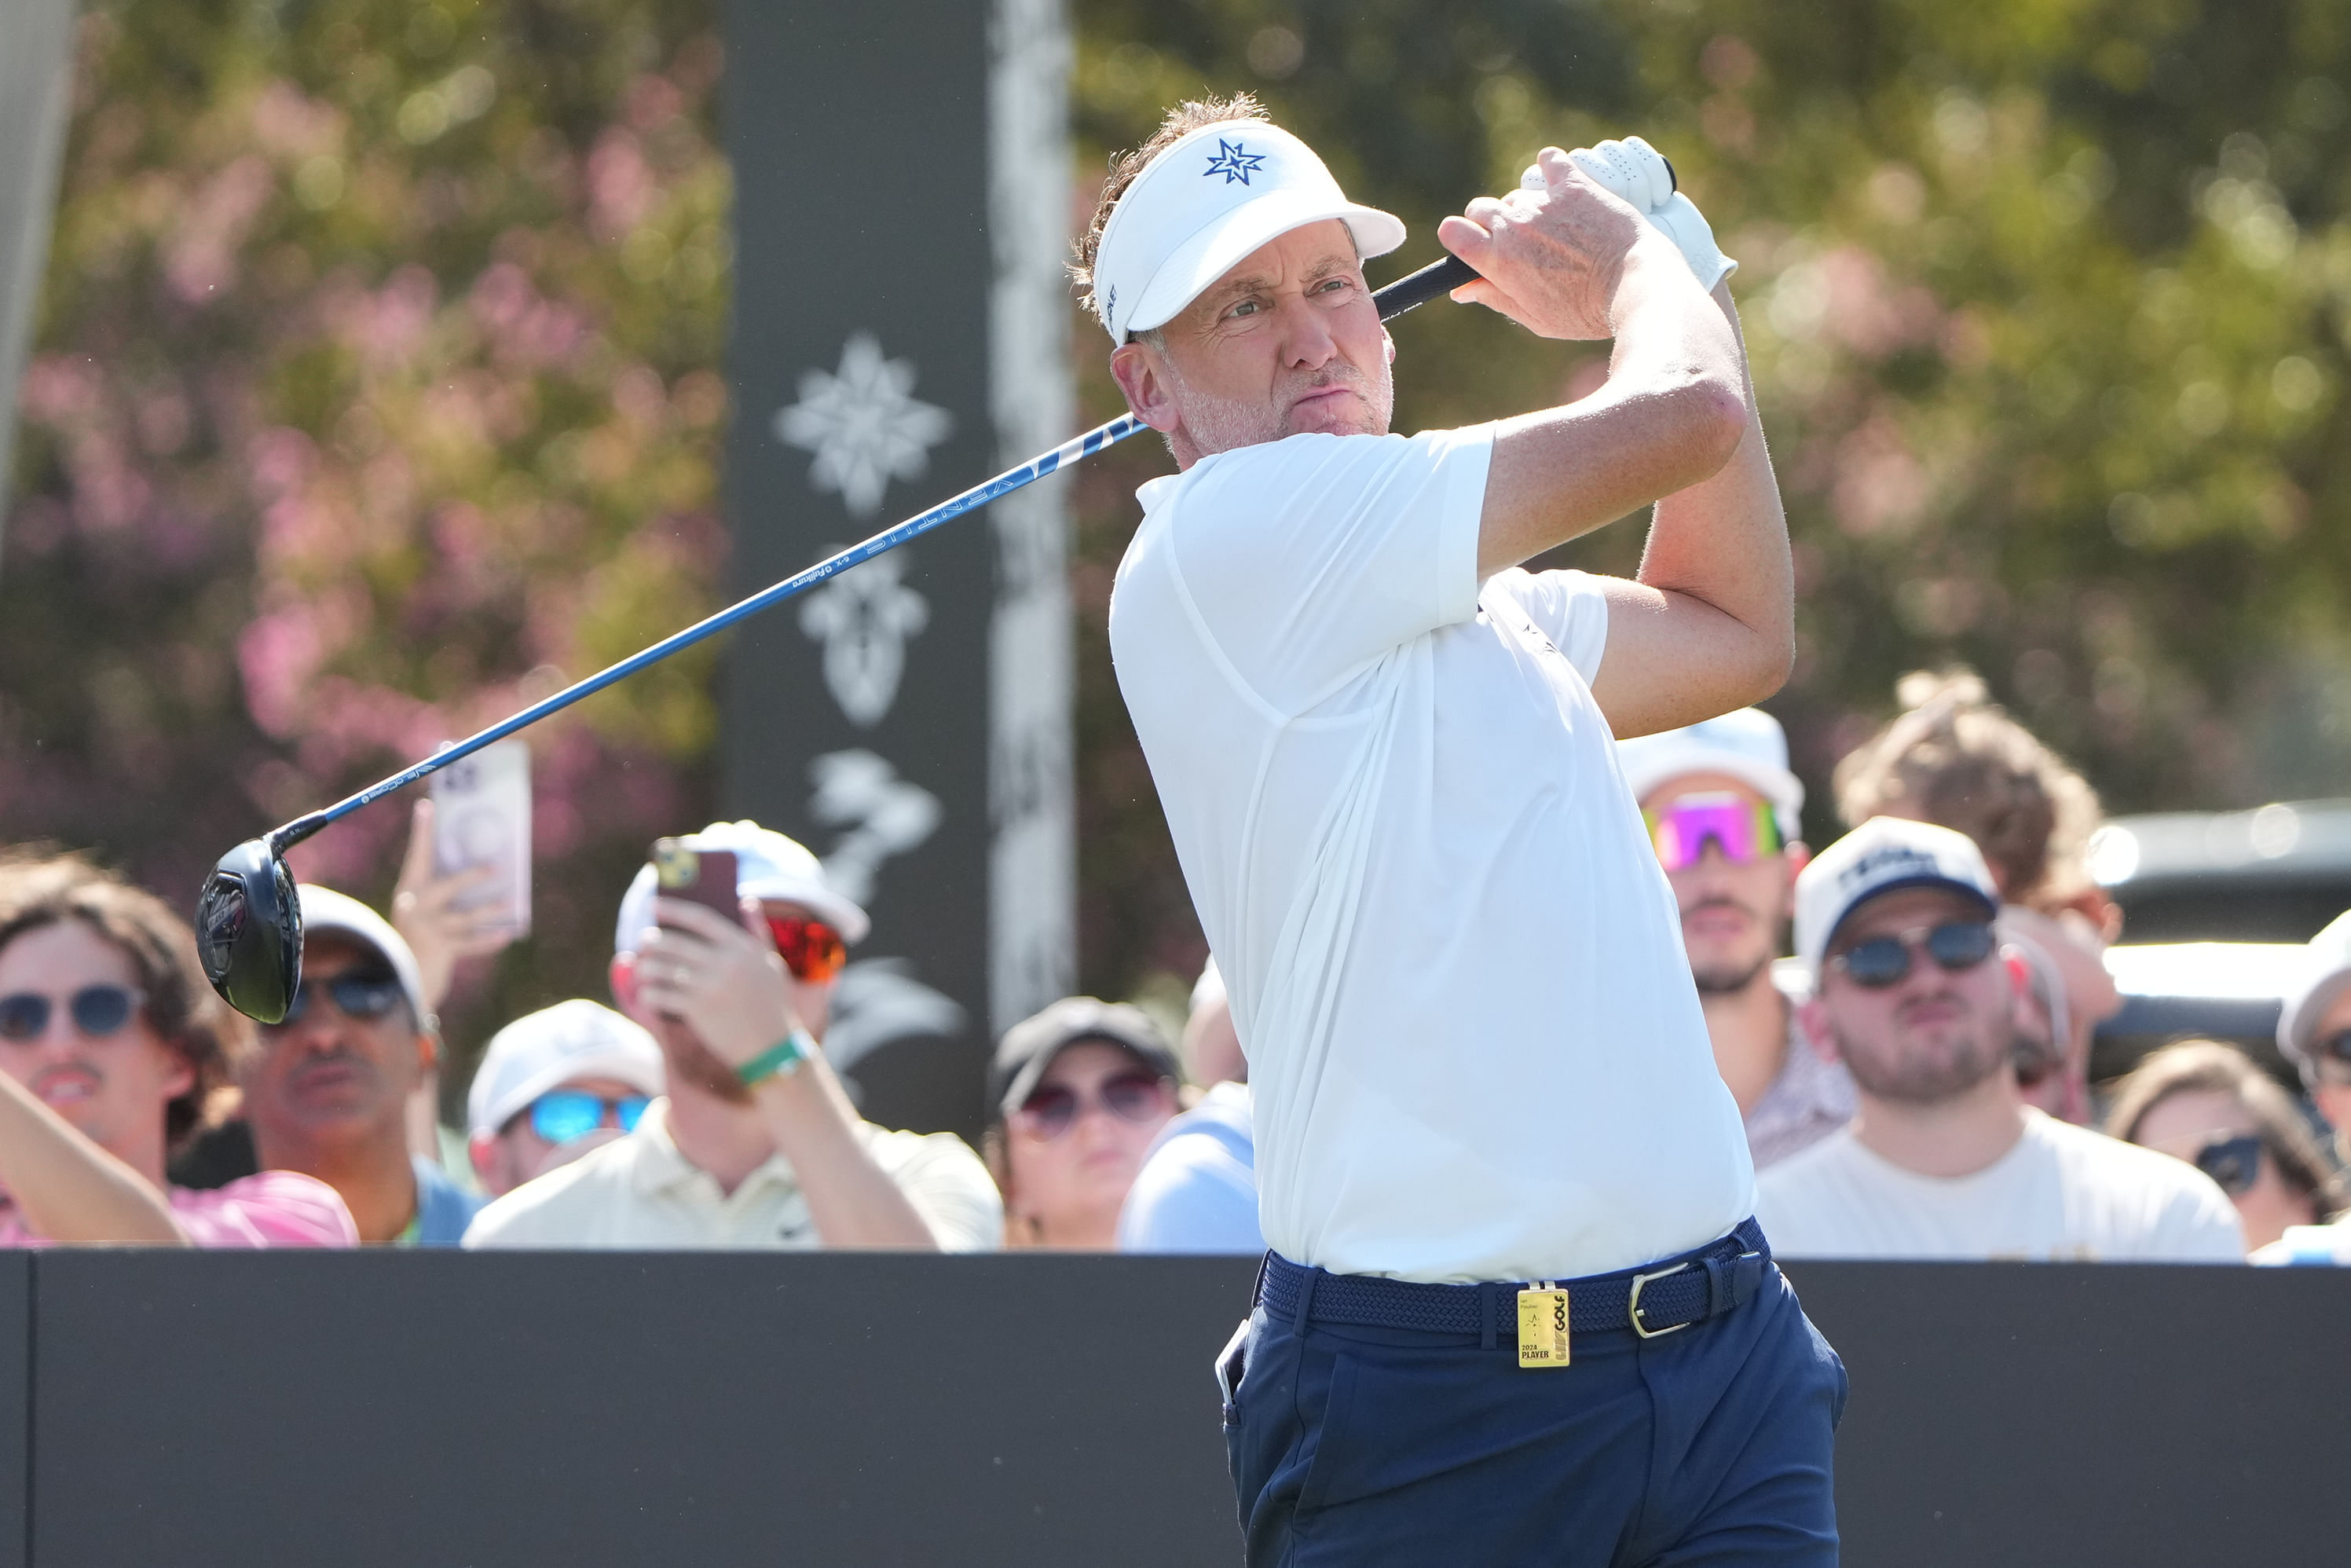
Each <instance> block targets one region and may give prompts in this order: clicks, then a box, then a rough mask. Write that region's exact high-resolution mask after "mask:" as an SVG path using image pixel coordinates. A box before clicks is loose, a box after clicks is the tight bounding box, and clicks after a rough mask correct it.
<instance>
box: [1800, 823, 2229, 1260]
mask: <svg viewBox="0 0 2351 1568" xmlns="http://www.w3.org/2000/svg"><path fill="white" fill-rule="evenodd" d="M1999 913H2000V894H1999V892H1998V890H1997V888H1996V887H1995V886H1994V884H1993V882H1992V877H1991V870H1990V868H1989V867H1987V866H1986V865H1985V864H1984V857H1983V855H1982V852H1980V851H1979V850H1978V849H1977V848H1976V846H1975V844H1974V842H1973V841H1970V839H1969V838H1968V837H1967V836H1966V835H1964V834H1962V833H1958V832H1954V831H1951V830H1950V829H1949V828H1939V827H1936V826H1934V825H1933V824H1931V823H1927V822H1914V821H1904V820H1902V819H1899V818H1894V817H1878V818H1874V819H1872V820H1871V821H1866V822H1864V823H1863V824H1862V825H1861V826H1860V827H1858V828H1855V830H1854V831H1852V832H1851V833H1848V834H1847V835H1846V836H1845V837H1844V838H1843V839H1841V840H1839V841H1837V842H1836V843H1834V844H1833V845H1831V846H1830V847H1829V848H1828V849H1827V850H1825V851H1824V852H1822V854H1821V856H1820V858H1819V859H1817V860H1815V861H1814V862H1813V863H1812V864H1811V865H1808V866H1806V867H1805V868H1804V872H1803V874H1802V876H1800V877H1798V878H1797V879H1796V953H1797V956H1798V957H1800V958H1801V959H1802V960H1803V962H1804V963H1805V965H1806V966H1807V967H1810V968H1811V969H1812V971H1813V977H1814V985H1813V996H1812V998H1811V999H1810V1000H1809V1001H1807V1002H1806V1003H1805V1004H1804V1013H1805V1018H1804V1024H1805V1029H1806V1032H1807V1033H1808V1034H1809V1035H1810V1036H1811V1038H1812V1039H1813V1040H1815V1041H1817V1042H1819V1044H1820V1046H1821V1048H1823V1049H1825V1050H1827V1051H1832V1052H1834V1054H1835V1055H1836V1056H1837V1057H1838V1059H1839V1060H1841V1061H1844V1064H1845V1066H1846V1068H1847V1069H1848V1070H1849V1071H1851V1072H1852V1074H1853V1081H1854V1089H1855V1099H1856V1100H1857V1101H1858V1103H1859V1110H1858V1111H1857V1112H1856V1113H1855V1117H1854V1120H1853V1122H1852V1123H1851V1124H1849V1125H1848V1126H1846V1127H1844V1129H1842V1130H1840V1131H1838V1132H1835V1133H1833V1134H1830V1135H1829V1136H1827V1137H1826V1138H1823V1139H1822V1140H1821V1141H1820V1142H1819V1143H1817V1144H1815V1145H1813V1146H1812V1147H1811V1148H1809V1149H1806V1150H1805V1151H1803V1153H1802V1154H1799V1155H1793V1156H1792V1157H1791V1158H1789V1159H1787V1160H1785V1161H1783V1162H1782V1163H1781V1164H1780V1165H1777V1166H1773V1167H1771V1169H1770V1170H1769V1171H1766V1172H1765V1173H1764V1174H1763V1176H1761V1183H1760V1185H1761V1204H1760V1205H1759V1207H1758V1214H1759V1217H1760V1218H1761V1219H1762V1221H1763V1225H1764V1228H1765V1231H1766V1233H1767V1234H1768V1235H1770V1236H1771V1240H1772V1244H1773V1247H1774V1249H1776V1250H1778V1251H1780V1252H1782V1253H1783V1254H1786V1255H1789V1256H1794V1257H1812V1258H1914V1259H1949V1260H1964V1259H1991V1258H2003V1259H2017V1260H2026V1259H2038V1260H2062V1261H2091V1260H2116V1261H2127V1260H2136V1261H2170V1262H2241V1261H2242V1260H2243V1259H2244V1255H2245V1248H2244V1238H2243V1232H2242V1229H2241V1227H2240V1225H2239V1223H2238V1219H2237V1211H2236V1209H2235V1208H2234V1207H2231V1204H2230V1202H2229V1200H2228V1198H2227V1197H2226V1196H2225V1195H2224V1194H2223V1193H2222V1192H2221V1191H2220V1187H2219V1186H2216V1185H2215V1184H2214V1183H2213V1181H2212V1179H2211V1178H2210V1176H2206V1175H2204V1174H2203V1173H2202V1172H2201V1171H2199V1170H2197V1169H2196V1168H2195V1167H2194V1166H2190V1165H2189V1164H2187V1163H2186V1162H2184V1161H2180V1160H2175V1159H2171V1158H2168V1156H2166V1155H2159V1154H2157V1153H2155V1152H2154V1151H2153V1150H2150V1149H2141V1148H2137V1147H2134V1146H2133V1145H2129V1144H2126V1143H2122V1142H2119V1141H2117V1140H2116V1139H2113V1138H2108V1137H2105V1136H2104V1135H2103V1134H2097V1133H2094V1132H2091V1131H2088V1130H2087V1129H2085V1128H2081V1127H2076V1126H2073V1125H2071V1124H2067V1123H2064V1122H2060V1121H2058V1120H2057V1119H2056V1118H2054V1117H2053V1116H2050V1115H2049V1114H2047V1113H2045V1112H2043V1111H2042V1110H2040V1109H2039V1108H2038V1107H2036V1106H2032V1105H2029V1104H2027V1103H2025V1101H2024V1099H2023V1096H2022V1092H2021V1091H2020V1090H2019V1088H2018V1086H2017V1081H2016V1067H2015V1057H2014V1049H2015V1040H2016V989H2015V985H2014V982H2013V980H2012V978H2011V975H2010V973H2009V969H2008V967H2007V965H2006V964H2005V963H2004V962H2002V961H2001V951H2000V943H1999V938H1998V936H1997V934H1996V932H1995V930H1994V927H1993V922H1994V920H1995V918H1996V917H1997V916H1998V915H1999Z"/></svg>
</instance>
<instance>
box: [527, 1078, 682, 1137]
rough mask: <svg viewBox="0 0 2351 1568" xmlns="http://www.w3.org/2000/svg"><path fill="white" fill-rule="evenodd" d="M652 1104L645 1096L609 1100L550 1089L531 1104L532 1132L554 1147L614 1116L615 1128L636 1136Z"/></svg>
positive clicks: (584, 1135)
mask: <svg viewBox="0 0 2351 1568" xmlns="http://www.w3.org/2000/svg"><path fill="white" fill-rule="evenodd" d="M651 1103H653V1102H652V1101H651V1100H649V1099H647V1098H646V1097H645V1096H644V1095H643V1094H624V1095H622V1096H621V1097H620V1098H619V1099H617V1100H607V1099H605V1098H604V1096H602V1095H601V1094H590V1092H588V1091H586V1090H585V1089H550V1090H549V1091H548V1092H546V1093H544V1094H542V1095H540V1096H539V1097H538V1099H536V1100H534V1101H532V1102H531V1103H530V1130H531V1131H532V1132H534V1133H537V1134H538V1135H539V1136H540V1137H542V1138H544V1139H546V1140H547V1141H548V1142H549V1143H550V1144H568V1143H569V1142H571V1141H572V1140H573V1139H574V1138H584V1137H586V1136H587V1135H588V1134H590V1133H592V1132H594V1131H595V1130H596V1129H597V1128H599V1127H601V1126H602V1125H604V1118H605V1117H606V1116H607V1115H610V1116H611V1118H612V1124H613V1125H614V1126H617V1127H618V1128H620V1129H621V1131H622V1132H623V1133H633V1132H635V1131H636V1130H637V1124H638V1122H640V1121H641V1120H643V1117H644V1113H645V1107H646V1106H647V1105H649V1104H651Z"/></svg>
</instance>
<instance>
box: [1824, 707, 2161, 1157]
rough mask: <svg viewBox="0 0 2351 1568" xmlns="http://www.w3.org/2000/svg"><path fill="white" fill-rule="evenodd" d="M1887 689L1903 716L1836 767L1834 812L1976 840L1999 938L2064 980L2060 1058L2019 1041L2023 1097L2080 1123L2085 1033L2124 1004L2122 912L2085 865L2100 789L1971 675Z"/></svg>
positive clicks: (2086, 1110) (1847, 818)
mask: <svg viewBox="0 0 2351 1568" xmlns="http://www.w3.org/2000/svg"><path fill="white" fill-rule="evenodd" d="M1895 695H1896V698H1897V699H1898V700H1899V701H1900V703H1901V705H1902V708H1903V712H1902V713H1901V715H1900V716H1897V717H1896V718H1895V719H1894V720H1893V721H1892V722H1891V723H1889V724H1887V725H1886V727H1885V728H1884V729H1882V730H1880V731H1879V732H1878V733H1877V734H1876V736H1874V737H1871V738H1870V739H1869V740H1867V741H1865V742H1864V743H1863V744H1862V745H1860V746H1858V747H1855V748H1854V750H1853V751H1852V752H1851V753H1849V754H1848V755H1847V756H1846V757H1845V758H1844V760H1843V761H1841V762H1839V763H1838V764H1837V768H1836V778H1835V785H1836V795H1837V811H1838V814H1839V815H1840V816H1842V817H1843V818H1844V822H1845V825H1846V826H1847V827H1852V826H1855V825H1857V824H1859V823H1861V822H1863V821H1867V820H1868V819H1869V818H1871V817H1908V818H1912V819H1914V820H1916V821H1921V822H1935V823H1938V824H1940V825H1941V826H1943V827H1946V828H1952V829H1956V830H1957V831H1959V832H1962V833H1965V834H1967V835H1968V837H1970V839H1973V840H1974V841H1975V843H1976V847H1977V848H1978V849H1980V850H1981V851H1982V852H1983V855H1984V862H1985V864H1986V865H1987V866H1989V867H1990V868H1991V876H1992V881H1993V882H1994V883H1996V884H1998V886H1999V888H2000V896H2001V905H2002V907H2001V919H2000V932H2001V937H2002V939H2003V940H2006V941H2009V942H2013V943H2019V944H2022V943H2027V942H2029V943H2031V944H2032V946H2033V949H2034V950H2035V951H2036V952H2037V953H2039V954H2040V955H2041V956H2043V957H2044V958H2046V959H2047V960H2048V961H2049V962H2050V963H2051V964H2052V965H2053V967H2055V969H2056V971H2057V972H2058V974H2059V975H2060V976H2061V977H2063V979H2064V988H2065V999H2064V1007H2063V1008H2062V1009H2060V1010H2061V1011H2062V1012H2063V1014H2064V1018H2065V1020H2066V1025H2067V1032H2066V1035H2065V1036H2064V1039H2063V1040H2060V1041H2057V1042H2055V1043H2056V1044H2057V1045H2058V1046H2059V1047H2060V1048H2061V1049H2059V1050H2058V1051H2057V1054H2056V1057H2055V1060H2053V1061H2051V1060H2047V1059H2046V1058H2045V1057H2044V1056H2043V1053H2041V1052H2038V1051H2034V1050H2033V1049H2032V1045H2031V1042H2030V1041H2029V1040H2027V1041H2023V1042H2021V1045H2022V1049H2021V1050H2020V1052H2019V1058H2018V1066H2019V1068H2020V1071H2021V1079H2022V1083H2023V1087H2024V1097H2025V1099H2026V1101H2027V1102H2028V1103H2032V1104H2035V1105H2038V1106H2040V1107H2041V1108H2042V1109H2043V1110H2044V1111H2046V1112H2048V1113H2050V1114H2051V1115H2053V1116H2056V1117H2058V1118H2060V1119H2061V1120H2064V1121H2067V1122H2073V1123H2075V1124H2087V1123H2088V1122H2089V1120H2090V1092H2089V1068H2090V1037H2091V1035H2092V1033H2093V1032H2094V1031H2095V1030H2096V1028H2097V1026H2098V1024H2099V1023H2100V1022H2102V1021H2103V1020H2105V1019H2109V1018H2112V1017H2113V1016H2114V1015H2115V1014H2116V1012H2119V1011H2120V1010H2121V1009H2122V1005H2123V998H2122V992H2121V991H2120V990H2118V989H2117V988H2116V986H2115V982H2114V978H2113V977H2111V976H2110V975H2108V974H2107V973H2106V968H2105V949H2106V945H2107V944H2108V943H2110V942H2112V941H2113V940H2114V939H2115V938H2116V936H2118V935H2120V933H2121V931H2122V911H2121V909H2120V908H2119V907H2117V906H2116V904H2115V902H2114V901H2113V900H2112V899H2111V898H2109V897H2107V896H2106V893H2105V889H2104V888H2102V887H2100V886H2099V885H2098V883H2097V879H2096V878H2095V877H2093V876H2092V875H2091V874H2090V869H2089V842H2090V835H2091V834H2092V833H2094V832H2095V831H2097V828H2098V826H2099V824H2100V822H2101V821H2103V820H2104V818H2103V813H2102V812H2101V810H2100V808H2099V805H2098V796H2097V792H2096V791H2095V790H2094V789H2091V788H2090V786H2089V783H2088V781H2087V780H2086V779H2084V778H2083V777H2082V776H2081V774H2080V773H2078V772H2076V771H2075V770H2074V768H2071V767H2069V766H2068V765H2067V764H2066V762H2065V761H2064V758H2060V757H2059V756H2058V755H2057V754H2056V753H2055V752H2053V751H2052V750H2050V749H2049V747H2047V746H2045V745H2043V743H2042V741H2041V739H2040V737H2037V736H2035V735H2034V734H2033V733H2032V731H2031V730H2029V729H2026V728H2025V727H2023V726H2022V725H2021V724H2019V723H2017V722H2016V720H2015V719H2014V718H2012V717H2011V716H2009V714H2008V713H2007V711H2006V710H2004V709H2003V708H2001V706H1999V705H1998V704H1997V703H1994V702H1992V701H1991V696H1990V695H1989V693H1988V692H1987V691H1986V690H1985V687H1984V684H1983V682H1982V680H1981V679H1980V678H1979V677H1978V676H1976V675H1975V674H1973V673H1972V672H1970V671H1968V670H1964V669H1955V670H1949V671H1945V672H1943V673H1941V674H1935V673H1930V672H1928V671H1923V670H1921V671H1914V672H1912V673H1911V674H1907V675H1905V676H1903V677H1902V679H1901V680H1900V681H1898V682H1897V683H1896V685H1895Z"/></svg>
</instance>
